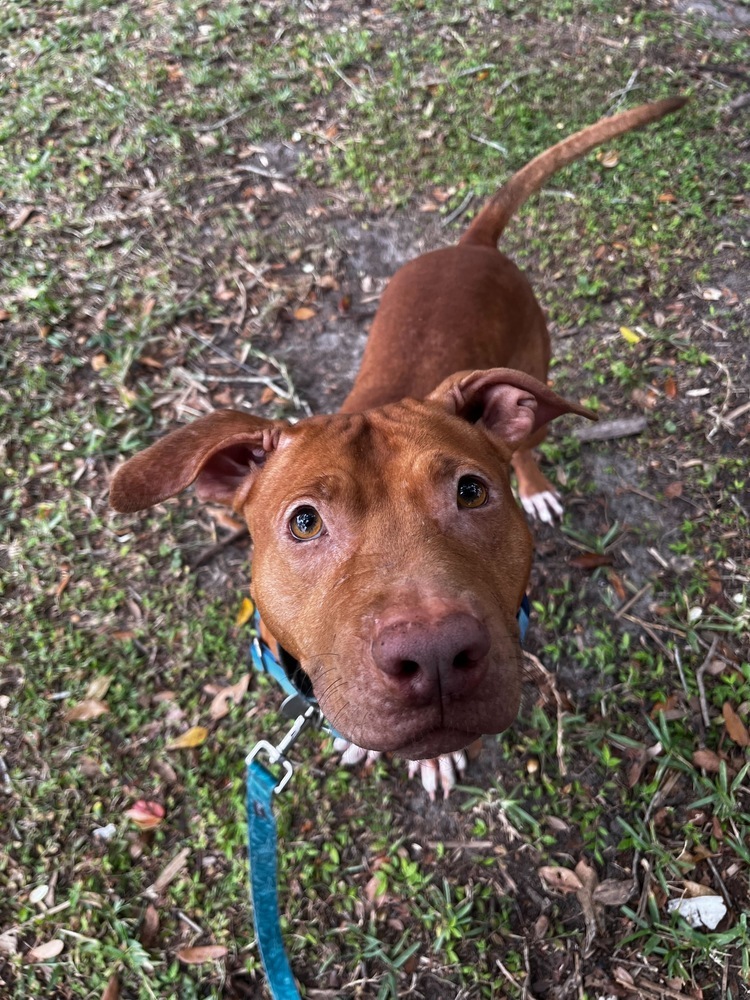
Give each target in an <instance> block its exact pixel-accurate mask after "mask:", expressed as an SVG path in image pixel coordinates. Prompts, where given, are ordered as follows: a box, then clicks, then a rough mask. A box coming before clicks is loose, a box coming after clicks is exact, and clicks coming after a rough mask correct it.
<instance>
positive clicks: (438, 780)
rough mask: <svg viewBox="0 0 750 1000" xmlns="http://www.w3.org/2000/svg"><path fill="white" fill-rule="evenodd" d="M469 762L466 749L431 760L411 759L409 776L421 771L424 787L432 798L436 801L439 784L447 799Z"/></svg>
mask: <svg viewBox="0 0 750 1000" xmlns="http://www.w3.org/2000/svg"><path fill="white" fill-rule="evenodd" d="M467 763H468V760H467V757H466V751H465V750H457V751H456V752H455V753H445V754H443V755H442V756H441V757H433V758H431V759H430V760H410V761H409V777H410V778H413V777H414V775H415V774H416V773H417V771H419V776H420V778H421V780H422V787H423V788H424V790H425V791H426V792H427V794H428V795H429V796H430V800H431V801H432V802H434V801H435V792H436V791H437V787H438V784H439V785H440V787H441V788H442V790H443V798H446V799H447V798H448V796H449V795H450V793H451V789H452V788H454V787H455V785H456V782H457V781H458V780H459V778H460V777H461V775H462V774H463V773H464V771H465V770H466V765H467Z"/></svg>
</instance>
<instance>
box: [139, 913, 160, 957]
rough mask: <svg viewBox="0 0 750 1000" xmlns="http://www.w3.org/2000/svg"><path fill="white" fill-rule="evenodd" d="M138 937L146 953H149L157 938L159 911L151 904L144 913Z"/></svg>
mask: <svg viewBox="0 0 750 1000" xmlns="http://www.w3.org/2000/svg"><path fill="white" fill-rule="evenodd" d="M138 936H139V939H140V942H141V944H142V945H143V947H144V948H145V949H146V951H151V949H152V948H153V947H154V945H155V944H156V941H157V938H158V936H159V911H158V910H157V909H156V907H155V906H154V904H153V903H149V904H148V906H147V907H146V909H145V911H144V914H143V920H142V921H141V929H140V932H139V935H138Z"/></svg>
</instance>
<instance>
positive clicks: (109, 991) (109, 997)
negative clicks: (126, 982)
mask: <svg viewBox="0 0 750 1000" xmlns="http://www.w3.org/2000/svg"><path fill="white" fill-rule="evenodd" d="M102 1000H120V980H119V978H118V977H117V976H116V975H113V976H110V977H109V982H108V983H107V985H106V987H105V989H104V992H103V993H102Z"/></svg>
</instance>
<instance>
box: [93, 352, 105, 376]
mask: <svg viewBox="0 0 750 1000" xmlns="http://www.w3.org/2000/svg"><path fill="white" fill-rule="evenodd" d="M108 364H109V360H108V359H107V355H106V354H95V355H94V356H93V358H92V359H91V367H92V368H93V369H94V371H95V372H100V371H102V369H103V368H106V367H107V365H108Z"/></svg>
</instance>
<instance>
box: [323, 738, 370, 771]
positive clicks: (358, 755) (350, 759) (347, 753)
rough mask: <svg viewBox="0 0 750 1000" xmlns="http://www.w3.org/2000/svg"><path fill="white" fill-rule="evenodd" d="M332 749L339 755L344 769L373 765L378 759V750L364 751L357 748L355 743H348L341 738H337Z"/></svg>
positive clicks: (361, 748)
mask: <svg viewBox="0 0 750 1000" xmlns="http://www.w3.org/2000/svg"><path fill="white" fill-rule="evenodd" d="M333 749H334V750H335V751H336V752H337V753H340V754H341V763H342V764H343V765H344V766H345V767H353V766H354V765H356V764H361V763H363V762H364V763H365V764H374V763H375V761H376V760H377V759H378V757H380V751H379V750H365V749H364V748H363V747H358V746H357V744H356V743H350V742H349V740H345V739H344V737H343V736H337V737H336V738H335V739H334V741H333Z"/></svg>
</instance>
